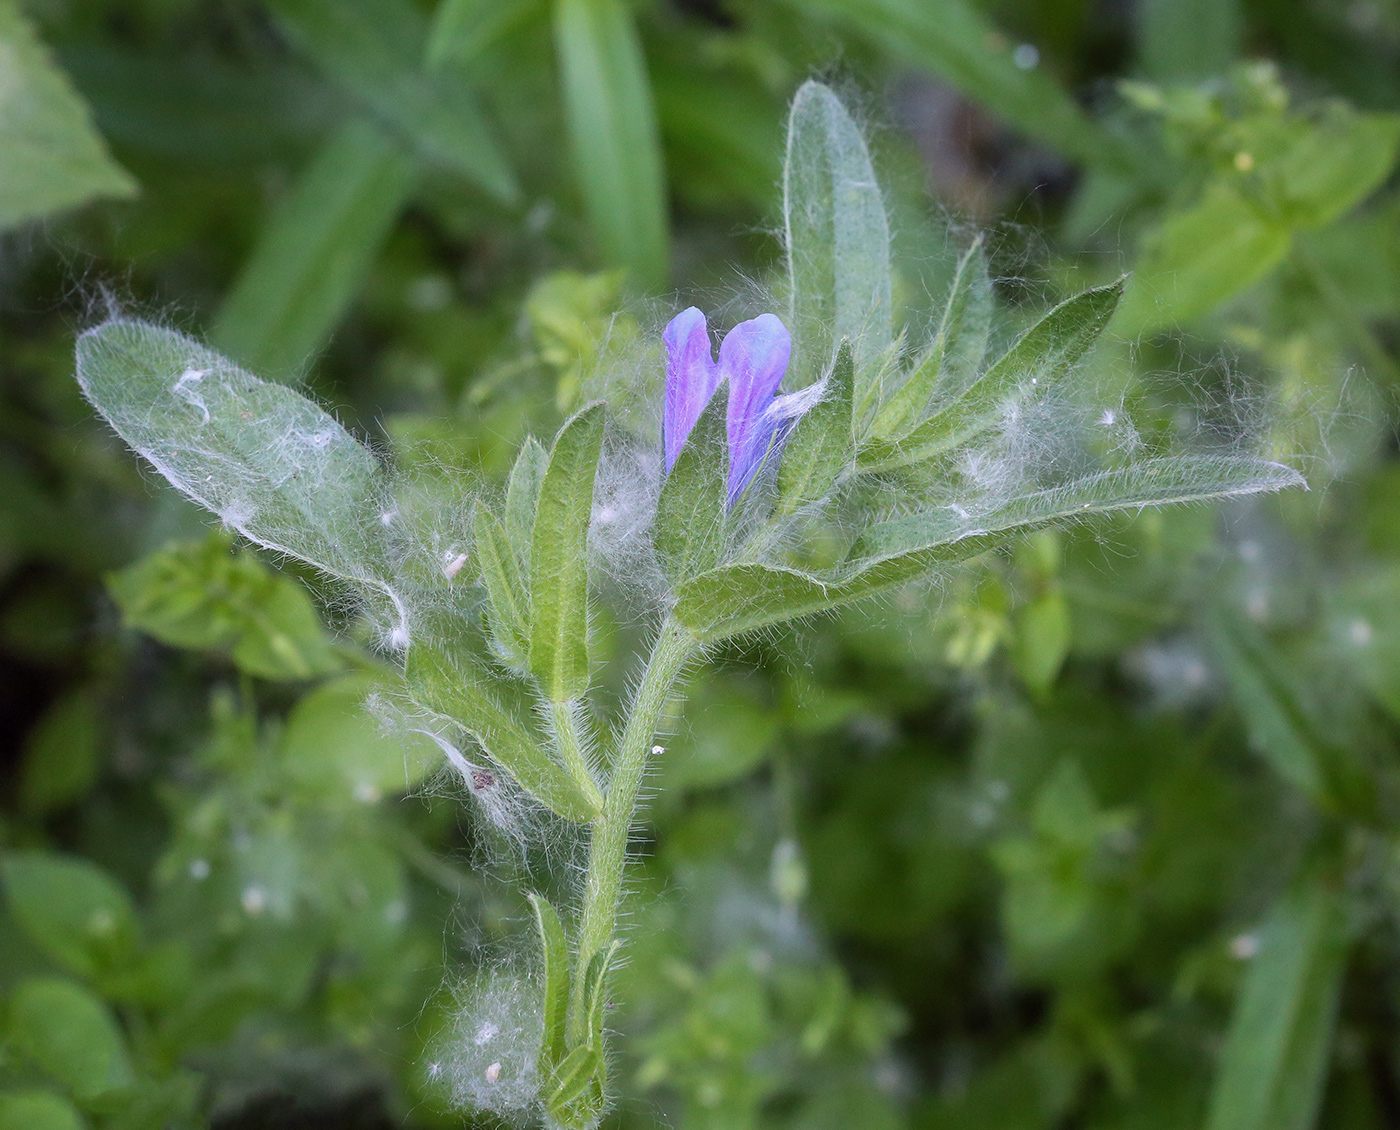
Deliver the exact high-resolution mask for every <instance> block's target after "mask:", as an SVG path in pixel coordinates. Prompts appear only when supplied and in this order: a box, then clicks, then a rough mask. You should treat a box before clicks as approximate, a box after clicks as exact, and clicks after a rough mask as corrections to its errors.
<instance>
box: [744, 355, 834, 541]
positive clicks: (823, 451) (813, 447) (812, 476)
mask: <svg viewBox="0 0 1400 1130" xmlns="http://www.w3.org/2000/svg"><path fill="white" fill-rule="evenodd" d="M854 398H855V361H854V358H853V356H852V353H851V343H850V342H849V341H842V342H841V345H840V348H839V349H838V350H837V351H836V364H835V365H834V366H833V367H832V370H831V375H830V376H829V377H828V378H827V383H826V390H825V392H824V393H823V394H822V399H821V400H820V401H819V402H818V403H817V404H816V405H814V406H813V407H812V408H811V409H809V410H808V411H807V413H806V415H804V416H803V417H802V418H801V419H800V420H798V421H797V424H796V426H795V428H794V430H793V434H792V435H791V437H789V439H788V441H787V444H786V445H785V446H784V448H783V461H782V463H781V464H780V465H779V468H778V504H777V510H778V513H779V514H794V513H796V512H797V511H798V510H801V509H802V508H803V507H804V506H807V505H809V504H811V503H813V502H817V501H819V500H820V499H822V498H824V497H825V496H826V495H827V493H828V492H829V491H830V490H831V488H832V486H833V485H834V484H835V483H836V482H837V480H838V479H839V478H840V477H841V475H842V474H843V473H844V472H845V471H846V470H847V469H848V468H849V467H851V466H852V464H853V462H854V456H855V444H854V441H853V431H852V420H853V413H854V411H855V409H854V405H853V401H854ZM716 564H717V562H716Z"/></svg>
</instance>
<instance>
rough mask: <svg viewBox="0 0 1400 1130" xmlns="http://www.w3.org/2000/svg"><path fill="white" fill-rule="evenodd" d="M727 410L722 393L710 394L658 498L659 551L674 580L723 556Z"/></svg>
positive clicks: (697, 570) (715, 561)
mask: <svg viewBox="0 0 1400 1130" xmlns="http://www.w3.org/2000/svg"><path fill="white" fill-rule="evenodd" d="M726 408H727V406H726V404H725V398H724V397H723V396H712V397H710V402H709V404H707V405H706V406H705V409H704V411H702V412H701V413H700V419H699V420H698V421H697V422H696V424H695V427H694V428H693V429H691V432H690V436H689V437H688V438H687V439H686V441H685V446H684V447H682V448H681V452H680V455H678V456H677V457H676V465H675V466H674V467H672V468H671V470H670V472H669V473H668V474H667V475H666V481H665V483H664V484H662V487H661V497H660V499H658V500H657V504H656V524H655V527H654V531H655V533H654V542H655V545H656V553H657V556H658V557H659V558H660V559H661V567H662V568H663V569H664V570H665V571H666V576H667V577H669V578H670V579H671V581H672V582H673V583H679V582H680V581H683V580H685V579H686V578H687V577H693V576H695V574H697V573H703V572H705V571H706V570H707V569H713V568H714V567H715V566H716V565H718V564H719V563H720V558H721V557H722V556H723V554H724V540H725V528H726V523H725V518H726V511H727V507H726V506H725V494H726V488H725V481H726V480H725V477H726V475H727V473H728V464H729V446H728V442H727V440H726V438H725V414H726Z"/></svg>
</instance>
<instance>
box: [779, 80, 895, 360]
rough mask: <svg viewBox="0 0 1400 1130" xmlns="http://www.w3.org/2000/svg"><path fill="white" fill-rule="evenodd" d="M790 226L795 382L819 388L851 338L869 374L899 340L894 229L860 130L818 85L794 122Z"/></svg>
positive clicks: (809, 89)
mask: <svg viewBox="0 0 1400 1130" xmlns="http://www.w3.org/2000/svg"><path fill="white" fill-rule="evenodd" d="M783 227H784V240H785V244H786V248H787V260H788V264H787V265H788V283H789V286H790V288H791V294H790V301H791V315H790V317H789V318H788V329H789V330H790V331H791V333H792V337H793V358H792V366H791V369H790V372H791V375H792V379H793V382H794V384H795V385H797V386H799V387H800V386H802V385H806V384H810V383H811V382H812V381H814V380H817V379H818V378H819V377H820V376H821V374H822V373H823V372H825V371H826V368H827V366H828V365H830V364H831V360H832V351H833V350H834V348H835V345H836V343H837V342H839V341H840V340H841V339H842V338H849V339H850V340H851V341H852V342H854V343H855V354H856V356H855V360H856V368H857V371H858V372H859V371H860V370H862V369H863V368H865V367H866V366H867V365H869V364H870V363H871V362H873V361H874V360H875V358H877V357H878V356H879V355H880V354H881V353H882V352H884V350H885V349H886V348H887V347H888V346H889V344H890V341H891V340H892V338H893V322H892V319H893V299H892V297H891V288H890V287H891V284H890V246H889V245H890V232H889V222H888V220H887V218H886V216H885V203H884V200H883V198H882V197H881V195H880V185H879V183H878V182H877V181H876V179H875V169H874V166H873V165H872V164H871V161H870V151H869V150H868V149H867V148H866V146H865V139H864V138H863V137H862V136H861V132H860V129H859V127H857V125H856V123H855V122H854V121H853V120H852V118H851V115H850V114H849V113H847V111H846V108H845V106H843V105H842V104H841V100H840V99H839V98H837V97H836V95H835V94H834V93H832V91H831V90H830V89H829V88H828V87H826V86H823V85H822V84H821V83H819V82H815V81H808V82H805V83H803V84H802V86H801V88H800V89H799V90H798V92H797V96H796V97H795V98H794V99H793V102H792V110H791V112H790V114H789V116H788V138H787V158H786V161H785V163H784V166H783Z"/></svg>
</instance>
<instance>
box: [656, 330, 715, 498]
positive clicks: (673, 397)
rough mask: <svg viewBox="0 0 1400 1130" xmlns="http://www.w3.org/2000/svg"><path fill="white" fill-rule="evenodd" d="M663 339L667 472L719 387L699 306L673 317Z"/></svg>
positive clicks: (663, 426) (662, 433) (663, 427)
mask: <svg viewBox="0 0 1400 1130" xmlns="http://www.w3.org/2000/svg"><path fill="white" fill-rule="evenodd" d="M662 340H663V341H665V343H666V406H665V410H664V412H663V414H662V418H661V440H662V446H663V447H664V448H665V451H666V470H668V471H669V470H670V469H671V468H672V467H674V466H675V465H676V457H677V456H679V455H680V453H681V448H682V447H683V446H685V441H686V437H687V436H689V435H690V430H691V429H692V428H693V427H695V421H696V420H698V419H700V413H701V412H703V411H704V410H705V405H706V404H708V403H709V402H710V396H711V395H712V394H713V393H714V391H715V389H716V388H717V387H718V386H719V366H718V365H716V364H715V361H714V358H713V357H712V356H711V355H710V333H709V330H708V328H707V327H706V325H705V315H704V314H702V313H701V312H700V310H699V308H698V307H695V306H691V307H689V308H688V309H685V310H682V311H681V312H680V313H679V314H677V315H676V316H675V317H674V318H672V319H671V322H670V324H669V325H668V326H667V327H666V331H665V333H663V334H662Z"/></svg>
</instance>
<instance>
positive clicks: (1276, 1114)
mask: <svg viewBox="0 0 1400 1130" xmlns="http://www.w3.org/2000/svg"><path fill="white" fill-rule="evenodd" d="M1257 940H1258V947H1259V948H1258V952H1257V953H1256V954H1255V955H1254V957H1253V958H1252V959H1251V961H1250V966H1249V973H1248V974H1247V975H1246V977H1245V980H1244V986H1243V987H1242V988H1241V990H1240V995H1239V999H1238V1001H1237V1002H1236V1004H1235V1012H1234V1016H1233V1018H1232V1019H1231V1021H1230V1034H1229V1037H1228V1038H1227V1040H1226V1042H1225V1050H1224V1054H1223V1055H1222V1056H1221V1059H1220V1068H1219V1073H1218V1074H1217V1075H1216V1078H1215V1085H1214V1088H1213V1089H1212V1092H1211V1098H1210V1108H1209V1113H1208V1115H1207V1117H1206V1124H1205V1125H1206V1130H1309V1128H1310V1127H1312V1126H1313V1124H1314V1121H1315V1119H1316V1118H1317V1112H1318V1108H1319V1106H1320V1105H1321V1100H1322V1092H1323V1085H1324V1083H1325V1082H1326V1078H1327V1069H1328V1064H1329V1062H1330V1058H1331V1048H1332V1034H1333V1029H1334V1027H1335V1024H1336V1017H1337V1007H1338V1003H1339V998H1340V995H1341V987H1342V974H1343V972H1344V969H1345V964H1346V953H1347V945H1348V938H1347V927H1346V916H1345V909H1344V906H1343V903H1342V898H1341V896H1340V895H1339V893H1338V892H1337V891H1336V890H1335V889H1334V888H1333V887H1332V885H1331V884H1330V883H1328V882H1326V881H1325V880H1324V879H1321V878H1318V879H1313V880H1311V881H1308V882H1305V883H1302V884H1299V885H1298V886H1297V887H1296V888H1295V889H1293V890H1292V891H1289V892H1288V893H1287V894H1285V895H1284V896H1283V898H1282V899H1280V900H1279V902H1278V903H1277V904H1276V905H1275V907H1274V909H1273V912H1272V913H1271V914H1270V915H1269V918H1268V920H1267V921H1266V922H1265V923H1264V926H1263V928H1262V929H1261V930H1260V932H1259V935H1258V939H1257Z"/></svg>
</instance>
